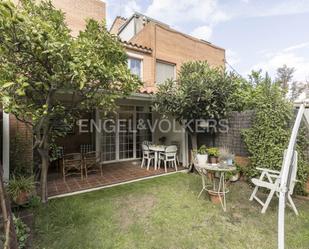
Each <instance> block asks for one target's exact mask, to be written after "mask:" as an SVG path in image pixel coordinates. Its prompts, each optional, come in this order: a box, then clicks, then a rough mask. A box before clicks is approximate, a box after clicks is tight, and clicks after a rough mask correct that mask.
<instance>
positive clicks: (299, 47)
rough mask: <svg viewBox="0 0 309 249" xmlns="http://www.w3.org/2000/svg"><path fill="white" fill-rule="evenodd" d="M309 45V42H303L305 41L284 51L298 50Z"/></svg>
mask: <svg viewBox="0 0 309 249" xmlns="http://www.w3.org/2000/svg"><path fill="white" fill-rule="evenodd" d="M308 46H309V42H303V43H299V44H296V45H293V46H290V47H287V48H285V49H284V50H283V51H285V52H290V51H294V50H298V49H301V48H306V47H308Z"/></svg>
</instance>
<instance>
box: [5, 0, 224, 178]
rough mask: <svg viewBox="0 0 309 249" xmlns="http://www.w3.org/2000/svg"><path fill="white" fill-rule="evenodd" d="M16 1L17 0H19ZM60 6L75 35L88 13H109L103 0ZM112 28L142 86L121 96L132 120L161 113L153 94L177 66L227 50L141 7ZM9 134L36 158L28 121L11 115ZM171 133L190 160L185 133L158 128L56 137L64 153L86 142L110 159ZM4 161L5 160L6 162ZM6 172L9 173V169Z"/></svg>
mask: <svg viewBox="0 0 309 249" xmlns="http://www.w3.org/2000/svg"><path fill="white" fill-rule="evenodd" d="M15 2H17V1H15ZM52 2H53V4H54V5H55V7H56V8H60V9H61V10H63V11H64V12H65V16H66V22H67V24H68V25H69V27H70V28H71V30H72V34H73V35H74V36H76V35H77V34H78V32H79V30H82V29H83V28H84V27H85V21H84V20H85V19H86V18H94V19H96V20H99V21H100V20H102V19H105V11H106V8H105V4H104V3H103V2H102V1H99V0H53V1H52ZM110 32H111V33H112V34H114V35H116V36H118V37H119V39H120V41H121V42H122V44H123V46H124V48H125V50H126V53H127V55H128V66H129V67H130V69H131V70H132V73H135V74H138V75H139V77H140V78H141V80H142V82H144V85H143V87H142V88H141V89H140V91H139V92H138V93H136V94H133V95H132V96H131V97H129V98H127V99H123V100H119V102H118V105H119V110H118V111H117V114H116V117H115V118H116V119H117V120H118V119H125V120H127V121H132V122H133V123H134V124H136V123H137V122H138V120H139V119H151V120H155V119H160V116H159V115H158V114H157V113H153V112H152V111H151V99H152V94H154V93H155V92H156V89H157V85H158V84H161V83H162V82H163V81H164V80H166V79H167V78H174V79H175V78H176V77H177V71H178V70H179V69H180V67H181V65H182V64H183V63H184V62H187V61H193V60H207V61H208V63H209V64H210V65H212V66H223V67H224V65H225V50H224V49H223V48H220V47H218V46H216V45H213V44H211V43H209V42H207V41H203V40H200V39H197V38H194V37H192V36H189V35H187V34H184V33H181V32H178V31H176V30H174V29H172V28H171V27H170V26H168V25H167V24H164V23H161V22H159V21H157V20H154V19H151V18H149V17H147V16H144V15H142V14H139V13H135V14H133V15H132V16H131V17H130V18H123V17H116V19H115V21H114V22H113V24H112V26H111V28H110ZM91 116H92V117H93V118H95V119H96V120H99V119H102V117H101V116H100V110H95V111H94V113H93V114H91ZM10 129H11V132H10V133H11V139H12V137H13V136H15V134H20V136H21V137H23V139H24V140H25V141H28V142H29V141H31V142H29V146H28V149H27V152H26V153H25V154H26V155H25V158H27V160H32V146H30V145H31V144H32V138H31V130H30V129H29V128H27V127H25V124H22V123H20V122H18V121H17V120H16V119H15V118H14V117H13V116H12V115H10ZM162 136H165V137H167V143H171V144H173V143H174V144H177V145H178V146H179V151H180V155H179V156H180V161H181V162H183V163H184V164H186V162H187V160H188V155H187V142H188V141H187V140H188V138H187V134H186V133H185V132H184V131H183V132H182V133H179V134H173V133H170V134H162V133H160V132H158V131H156V132H154V134H150V133H143V134H134V133H132V134H131V133H130V134H127V135H125V136H122V135H120V134H118V133H115V134H113V136H109V137H108V136H105V135H104V134H103V135H102V134H98V133H96V134H80V133H79V132H77V131H74V132H73V133H72V134H68V136H67V137H65V138H60V139H58V141H57V142H58V145H59V146H61V147H62V148H64V153H72V152H80V148H81V146H82V145H85V146H89V147H91V148H92V149H93V150H96V151H99V152H100V153H102V155H103V156H102V157H103V158H102V160H103V161H106V162H113V161H122V160H132V159H137V158H139V157H140V156H141V154H140V151H139V147H140V145H141V142H142V141H143V140H153V141H154V142H158V140H159V138H160V137H162ZM4 163H5V162H4ZM7 174H8V173H7Z"/></svg>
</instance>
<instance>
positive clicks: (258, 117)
mask: <svg viewBox="0 0 309 249" xmlns="http://www.w3.org/2000/svg"><path fill="white" fill-rule="evenodd" d="M0 24H1V30H0V31H1V32H0V41H1V43H0V51H1V54H2V55H3V56H2V57H1V58H0V90H1V92H0V97H1V99H2V104H3V107H4V109H5V111H6V112H7V113H11V114H13V115H15V116H16V117H17V118H18V120H19V121H20V122H23V123H26V124H27V125H29V126H30V127H31V128H32V131H33V135H34V148H33V150H34V151H35V153H36V158H35V161H34V162H33V163H32V164H31V165H28V164H27V163H22V162H21V160H16V158H17V157H18V156H19V155H20V154H22V151H23V150H24V149H25V148H24V147H25V145H23V144H22V141H20V140H19V138H18V137H17V138H16V139H15V141H14V143H12V145H13V146H12V151H11V153H12V155H13V158H14V160H12V161H13V162H12V167H11V168H10V170H11V172H10V174H11V175H12V176H11V177H10V180H9V182H8V183H6V184H4V183H3V182H2V181H1V188H0V189H1V191H0V200H1V210H2V214H3V224H4V225H3V228H2V227H1V228H0V229H2V230H3V234H4V235H3V236H2V237H1V240H0V241H3V243H4V247H5V248H6V249H7V248H10V245H9V244H11V248H12V249H13V248H14V249H15V248H16V243H17V242H18V244H19V248H20V249H23V248H27V247H28V248H29V247H30V246H32V247H33V248H46V249H48V248H50V249H52V248H74V249H78V248H128V249H131V248H208V249H211V248H214V249H217V248H231V249H237V248H239V249H240V248H256V249H259V248H261V249H268V248H269V249H270V248H275V247H276V244H277V199H276V198H275V197H274V200H273V201H272V202H271V203H270V206H269V208H268V210H267V212H266V213H265V214H263V215H262V214H260V211H261V208H260V206H259V205H258V204H257V203H255V202H249V197H250V195H251V193H252V191H253V186H252V182H251V181H250V180H251V179H252V178H254V177H258V176H259V174H260V172H259V171H258V170H257V169H256V168H257V167H263V168H266V169H268V170H278V171H280V170H281V165H282V161H283V153H284V150H285V149H286V148H287V146H288V142H289V138H290V136H291V127H292V125H293V122H294V119H295V108H294V106H293V100H294V99H292V98H291V97H290V96H289V94H288V90H287V89H286V88H285V87H284V86H286V84H287V82H286V75H285V74H288V73H289V72H291V71H290V70H288V69H287V68H286V67H284V68H283V69H282V68H281V70H279V71H278V72H281V74H278V77H277V78H276V79H275V80H272V79H271V78H270V77H269V76H268V74H267V73H265V74H264V73H263V72H262V71H253V72H252V73H251V74H250V75H248V77H247V78H243V77H241V76H240V75H238V74H237V73H236V72H231V71H228V70H226V69H225V68H221V67H220V68H216V67H211V66H210V65H209V64H208V62H206V61H190V62H187V63H184V64H183V65H182V67H181V69H180V71H179V72H177V73H178V74H177V80H167V81H166V82H165V83H164V84H161V85H160V86H159V87H158V92H157V93H156V95H155V96H154V99H153V105H152V108H153V110H154V111H157V112H159V113H160V114H161V115H163V116H169V117H173V118H174V119H175V120H176V121H177V122H178V123H180V124H181V125H183V127H185V130H186V132H187V134H188V138H189V140H190V142H189V148H187V151H186V153H187V154H188V155H190V156H191V158H190V159H191V160H190V164H189V165H183V166H184V167H187V170H186V173H178V172H177V173H173V175H164V176H160V177H156V178H154V179H147V180H143V181H140V182H137V183H127V184H124V185H122V186H114V187H110V188H106V189H103V190H97V191H93V192H91V193H84V194H79V195H75V196H70V197H63V198H55V199H52V200H49V199H48V189H47V173H48V169H49V166H50V162H51V161H52V160H53V155H54V153H55V144H54V141H55V139H56V138H58V137H61V136H64V135H66V134H67V133H68V130H69V128H70V127H71V126H72V125H73V124H74V120H76V119H78V118H79V117H81V111H85V110H87V111H93V106H96V107H98V108H99V107H100V108H103V109H104V111H105V113H108V112H111V111H113V110H115V108H117V106H116V104H115V103H116V100H117V99H119V98H122V97H128V96H130V94H132V93H135V92H136V91H137V89H138V88H139V87H140V86H141V84H142V83H141V82H140V80H139V79H138V78H137V77H136V76H134V75H132V74H131V73H130V71H129V70H128V68H127V64H126V63H127V62H126V61H127V56H126V54H125V51H124V50H123V48H122V45H121V43H120V42H119V41H118V40H117V39H115V37H114V36H113V35H111V34H109V33H108V31H107V30H106V27H105V26H104V25H105V24H104V23H103V24H101V23H98V22H96V21H94V20H89V21H88V24H87V27H86V30H85V31H83V32H80V35H79V36H78V37H77V38H73V37H72V36H71V35H70V33H69V29H68V27H67V26H66V24H65V22H64V16H63V14H62V13H61V12H59V11H57V10H55V9H54V8H53V7H52V6H50V5H48V4H47V3H45V2H43V3H41V4H39V5H36V4H34V3H33V2H32V1H29V2H28V1H27V4H25V7H24V9H22V10H17V9H16V8H15V7H14V6H13V5H12V4H11V3H10V2H8V1H4V2H1V3H0ZM16 44H17V45H18V46H17V45H16ZM15 45H16V46H15ZM282 72H285V73H283V74H282ZM290 76H291V75H290ZM290 78H291V77H290ZM64 92H65V93H66V94H68V93H69V94H71V95H70V96H73V97H72V98H71V100H72V102H70V103H68V102H66V101H61V97H59V96H62V95H61V94H63V93H64ZM76 96H77V97H76ZM75 97H76V98H75ZM73 107H74V108H73ZM76 107H78V108H76ZM243 111H251V112H252V113H253V114H254V115H253V116H252V125H251V126H250V127H249V128H246V129H243V130H241V138H242V141H243V143H244V144H245V146H246V150H247V153H248V158H247V161H248V163H247V164H246V165H241V164H238V162H237V160H236V159H235V156H237V155H235V153H234V148H233V147H230V148H227V147H224V146H223V147H222V146H219V145H218V144H217V136H218V134H219V133H220V130H218V128H219V125H220V121H221V120H229V118H230V115H231V114H232V113H233V112H243ZM59 120H63V123H61V125H62V127H66V128H67V129H63V130H59V129H56V128H57V127H58V126H59ZM209 120H210V121H209ZM200 121H202V125H201V123H198V122H200ZM197 123H198V124H199V128H201V129H202V133H205V134H206V133H207V135H208V137H209V138H210V139H209V141H208V142H209V143H208V144H207V145H206V144H203V143H201V140H200V135H201V134H200V133H199V132H200V131H199V132H197V130H196V129H195V128H196V127H195V125H196V124H197ZM308 141H309V139H308V132H307V131H306V129H305V123H304V122H303V123H302V124H301V127H300V132H299V135H298V138H297V145H296V150H297V152H298V163H297V165H298V171H297V175H296V176H295V177H296V179H297V184H296V185H295V190H294V194H295V197H294V196H293V200H294V202H295V205H296V206H297V209H298V210H299V213H300V214H299V216H295V214H294V213H293V212H292V211H291V210H289V209H287V213H286V235H287V236H286V244H287V248H299V249H307V248H308V245H309V230H308V227H309V201H308V197H307V195H308V189H306V186H307V185H306V184H307V181H308V172H309V164H308V154H309V153H308V151H309V149H308V148H309V147H308ZM195 157H196V159H197V160H198V161H199V163H198V164H199V165H200V164H203V163H204V164H205V163H209V164H220V165H221V166H223V167H226V168H228V167H234V168H235V170H234V172H233V174H230V175H228V176H227V177H226V178H223V183H224V184H226V185H227V186H226V187H227V188H229V190H230V192H229V193H228V194H227V195H226V198H227V199H226V202H227V205H226V212H224V211H223V210H222V209H221V208H220V206H218V205H216V204H215V203H213V202H212V201H210V199H209V193H210V192H209V191H208V194H207V193H205V192H201V189H202V188H203V187H204V186H203V185H202V179H203V178H202V177H201V175H200V174H199V173H200V172H199V170H198V167H196V166H197V164H195V162H194V159H195ZM175 160H176V157H175ZM206 175H207V174H206ZM208 177H209V178H212V179H217V178H218V175H216V174H212V175H210V176H209V175H208ZM220 179H221V178H220ZM1 180H2V177H1ZM199 193H201V195H200V196H199ZM219 195H220V194H219ZM258 195H259V196H260V198H261V199H264V198H266V197H267V195H265V193H264V192H260V193H258ZM296 195H297V196H298V197H296ZM198 196H199V197H200V198H198ZM299 196H301V197H299ZM11 207H12V208H11ZM11 210H12V211H13V212H11ZM24 212H28V213H30V214H31V217H32V218H31V222H30V223H29V224H28V223H27V224H25V223H24V221H23V220H22V219H21V218H20V217H19V215H21V214H23V213H24ZM21 216H22V215H21ZM8 240H9V242H8ZM0 243H2V242H0ZM14 243H15V246H14Z"/></svg>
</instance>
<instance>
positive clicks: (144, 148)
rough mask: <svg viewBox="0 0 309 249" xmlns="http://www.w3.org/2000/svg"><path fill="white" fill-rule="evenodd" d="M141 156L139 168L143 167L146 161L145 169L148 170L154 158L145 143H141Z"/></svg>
mask: <svg viewBox="0 0 309 249" xmlns="http://www.w3.org/2000/svg"><path fill="white" fill-rule="evenodd" d="M142 151H143V158H142V164H141V168H143V167H144V164H145V163H146V161H147V170H149V167H150V163H151V161H152V160H154V152H153V151H150V150H149V147H148V146H147V145H146V144H142Z"/></svg>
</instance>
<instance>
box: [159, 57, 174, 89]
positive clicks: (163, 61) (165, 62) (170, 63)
mask: <svg viewBox="0 0 309 249" xmlns="http://www.w3.org/2000/svg"><path fill="white" fill-rule="evenodd" d="M157 62H159V63H162V64H167V65H171V66H173V67H174V80H176V77H177V69H176V66H177V64H176V63H173V62H169V61H165V60H160V59H156V65H155V66H156V75H155V77H156V79H155V84H156V85H160V84H162V83H157Z"/></svg>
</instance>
